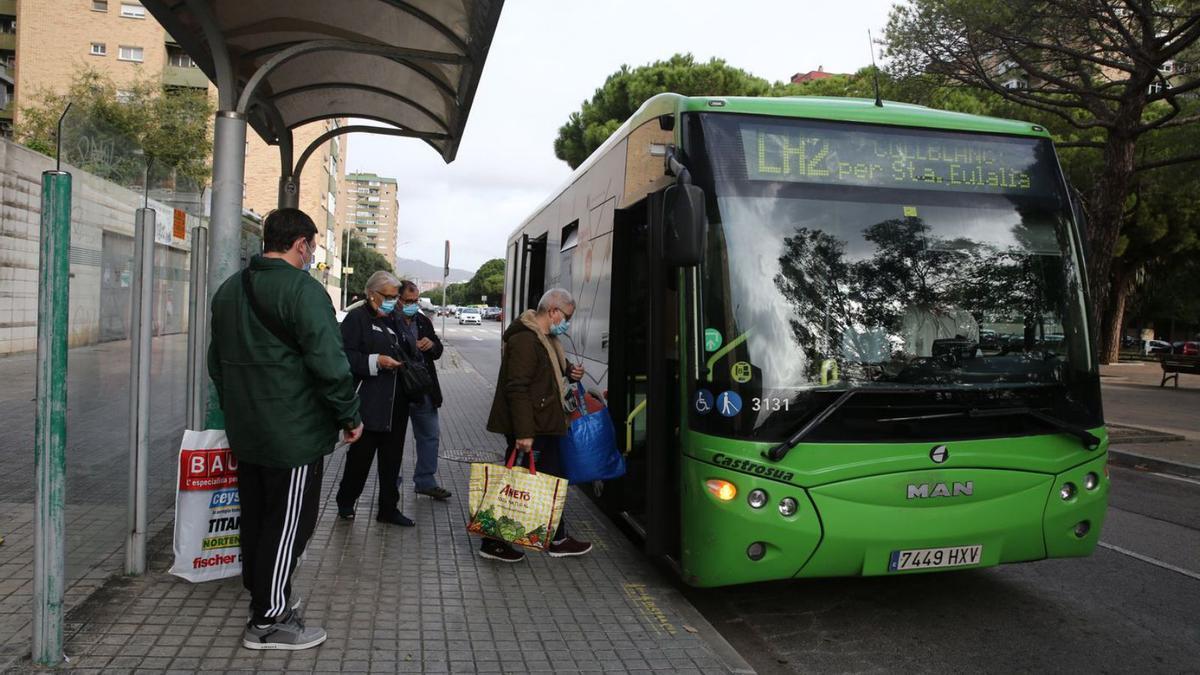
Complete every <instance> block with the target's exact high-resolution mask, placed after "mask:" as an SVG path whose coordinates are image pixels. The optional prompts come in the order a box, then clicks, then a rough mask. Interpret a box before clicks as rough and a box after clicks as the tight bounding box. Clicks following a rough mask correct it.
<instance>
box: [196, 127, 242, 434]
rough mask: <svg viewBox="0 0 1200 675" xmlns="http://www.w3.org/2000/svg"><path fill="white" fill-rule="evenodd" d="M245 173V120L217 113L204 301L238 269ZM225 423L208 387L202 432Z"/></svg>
mask: <svg viewBox="0 0 1200 675" xmlns="http://www.w3.org/2000/svg"><path fill="white" fill-rule="evenodd" d="M245 173H246V116H245V115H244V114H242V113H239V112H234V111H231V110H222V111H220V112H218V113H217V119H216V124H215V128H214V130H213V191H212V218H211V220H210V222H209V242H208V300H209V301H210V302H211V301H212V296H213V293H215V292H216V291H217V289H218V288H220V286H221V284H222V283H223V282H224V281H225V280H226V279H227V278H229V277H230V276H232V275H233V274H234V273H235V272H237V270H238V268H239V267H241V248H242V182H243V180H244V179H245ZM224 427H225V419H224V416H222V414H221V409H220V405H218V403H217V400H216V390H215V389H213V388H212V387H211V386H210V387H209V400H208V415H207V419H206V420H205V428H208V429H223V428H224Z"/></svg>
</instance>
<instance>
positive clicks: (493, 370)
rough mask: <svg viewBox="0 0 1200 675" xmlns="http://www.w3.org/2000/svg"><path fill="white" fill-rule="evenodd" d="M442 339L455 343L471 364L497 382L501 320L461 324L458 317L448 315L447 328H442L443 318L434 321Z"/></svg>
mask: <svg viewBox="0 0 1200 675" xmlns="http://www.w3.org/2000/svg"><path fill="white" fill-rule="evenodd" d="M433 327H434V328H435V329H436V330H437V333H438V335H439V336H441V338H442V341H443V342H445V343H447V344H451V345H454V348H455V349H457V350H458V353H460V354H462V355H463V356H464V357H465V358H466V359H467V361H469V362H470V363H471V366H472V367H473V368H475V370H478V371H479V372H480V373H482V374H483V376H484V377H486V378H488V379H489V380H491V381H493V382H495V380H496V375H497V374H499V372H500V322H499V321H484V322H483V325H482V326H469V325H468V326H460V325H458V319H455V318H454V317H452V316H448V317H446V330H445V331H443V330H442V319H441V317H438V318H436V319H434V321H433Z"/></svg>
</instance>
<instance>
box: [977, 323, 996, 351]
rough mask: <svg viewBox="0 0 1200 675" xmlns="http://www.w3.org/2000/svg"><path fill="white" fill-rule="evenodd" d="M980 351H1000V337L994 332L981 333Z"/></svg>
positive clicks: (985, 331)
mask: <svg viewBox="0 0 1200 675" xmlns="http://www.w3.org/2000/svg"><path fill="white" fill-rule="evenodd" d="M979 348H980V349H1000V336H999V335H998V334H997V333H996V331H994V330H988V329H986V328H985V329H984V330H981V331H979Z"/></svg>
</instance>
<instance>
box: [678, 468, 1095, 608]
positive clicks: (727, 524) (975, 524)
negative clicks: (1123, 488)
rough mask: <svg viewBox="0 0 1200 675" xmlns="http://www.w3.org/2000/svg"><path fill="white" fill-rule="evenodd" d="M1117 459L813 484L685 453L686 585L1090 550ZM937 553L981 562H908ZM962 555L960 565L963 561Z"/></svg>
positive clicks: (982, 563) (891, 570) (894, 570)
mask: <svg viewBox="0 0 1200 675" xmlns="http://www.w3.org/2000/svg"><path fill="white" fill-rule="evenodd" d="M1106 460H1107V455H1098V456H1097V457H1095V458H1094V459H1091V460H1089V461H1088V462H1087V463H1085V464H1082V465H1079V466H1076V467H1074V468H1072V469H1070V470H1068V471H1064V472H1063V473H1061V474H1058V475H1050V474H1042V473H1035V472H1027V471H1011V470H999V469H931V470H921V471H905V472H898V473H890V474H881V475H876V476H867V477H863V478H856V479H851V480H844V481H839V482H836V483H831V484H828V485H822V486H818V487H814V488H811V489H807V490H806V489H804V488H799V487H795V486H792V485H788V484H786V483H781V482H779V481H775V480H771V479H767V478H761V477H756V476H750V475H747V474H744V473H740V472H735V471H730V470H728V469H725V468H722V467H717V466H714V465H712V464H708V463H704V462H700V461H697V460H695V459H692V458H690V457H684V458H683V462H682V466H681V479H682V486H681V488H682V489H681V499H682V502H683V503H682V504H681V506H682V511H681V513H682V514H683V517H682V519H681V521H682V528H681V538H682V540H681V553H682V555H681V566H682V570H683V577H684V581H685V582H687V583H689V584H691V585H694V586H723V585H729V584H739V583H747V582H753V581H765V580H770V579H786V578H790V577H833V576H869V575H885V574H908V573H914V572H924V571H940V570H951V569H962V568H964V567H987V566H991V565H996V564H999V563H1006V562H1019V561H1028V560H1039V559H1042V558H1047V557H1052V558H1058V557H1073V556H1086V555H1089V554H1090V553H1091V552H1092V551H1093V550H1094V549H1095V547H1096V544H1097V542H1098V541H1099V536H1100V531H1101V528H1102V525H1103V521H1104V513H1105V508H1106V505H1107V501H1108V478H1107V476H1106V475H1105V471H1104V465H1105V462H1106ZM709 480H724V481H728V482H730V483H732V484H733V485H734V486H735V487H736V491H737V493H736V495H735V496H734V497H733V498H732V499H730V500H728V501H724V500H722V499H720V498H719V497H718V496H716V495H715V494H713V493H712V492H711V491H709V490H708V489H706V488H705V483H706V482H707V481H709ZM1068 484H1069V487H1067V485H1068ZM1089 485H1091V487H1088V486H1089ZM756 489H757V490H763V491H765V492H766V493H767V499H766V503H765V504H764V505H763V506H762V507H761V508H754V507H752V506H751V505H750V503H749V501H748V497H749V495H750V493H751V492H752V491H753V490H756ZM785 498H792V499H795V500H796V501H797V503H798V504H799V508H798V509H797V510H796V512H795V514H794V515H791V516H785V515H783V514H782V513H781V511H780V508H779V504H780V502H781V501H782V500H783V499H785ZM974 547H979V548H978V549H977V550H976V549H975V548H974ZM934 549H950V550H954V551H957V552H963V551H969V552H970V553H971V554H972V556H971V557H968V558H967V560H969V561H970V562H969V563H966V564H957V565H955V566H951V567H933V566H931V565H925V566H922V567H918V568H914V569H903V563H902V562H899V561H901V560H902V559H903V560H908V559H910V558H912V557H913V555H918V554H912V553H910V554H909V555H903V552H906V551H907V552H913V551H927V550H934ZM947 555H949V553H947ZM958 555H959V553H955V558H953V559H952V560H955V561H957V560H958V558H957V556H958ZM925 557H931V556H925ZM939 560H940V558H939ZM925 562H926V563H928V562H931V561H930V560H925Z"/></svg>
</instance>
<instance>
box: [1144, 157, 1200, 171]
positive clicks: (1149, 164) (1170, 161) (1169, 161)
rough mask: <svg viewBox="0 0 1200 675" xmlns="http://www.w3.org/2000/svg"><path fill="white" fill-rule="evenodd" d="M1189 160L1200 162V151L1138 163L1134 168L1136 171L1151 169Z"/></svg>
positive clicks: (1184, 162)
mask: <svg viewBox="0 0 1200 675" xmlns="http://www.w3.org/2000/svg"><path fill="white" fill-rule="evenodd" d="M1188 162H1200V153H1195V154H1191V155H1180V156H1179V157H1169V158H1167V159H1160V160H1158V161H1156V162H1146V163H1145V164H1138V165H1136V166H1134V167H1133V170H1134V171H1135V172H1136V171H1150V170H1152V169H1161V168H1162V167H1164V166H1174V165H1176V164H1186V163H1188Z"/></svg>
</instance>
